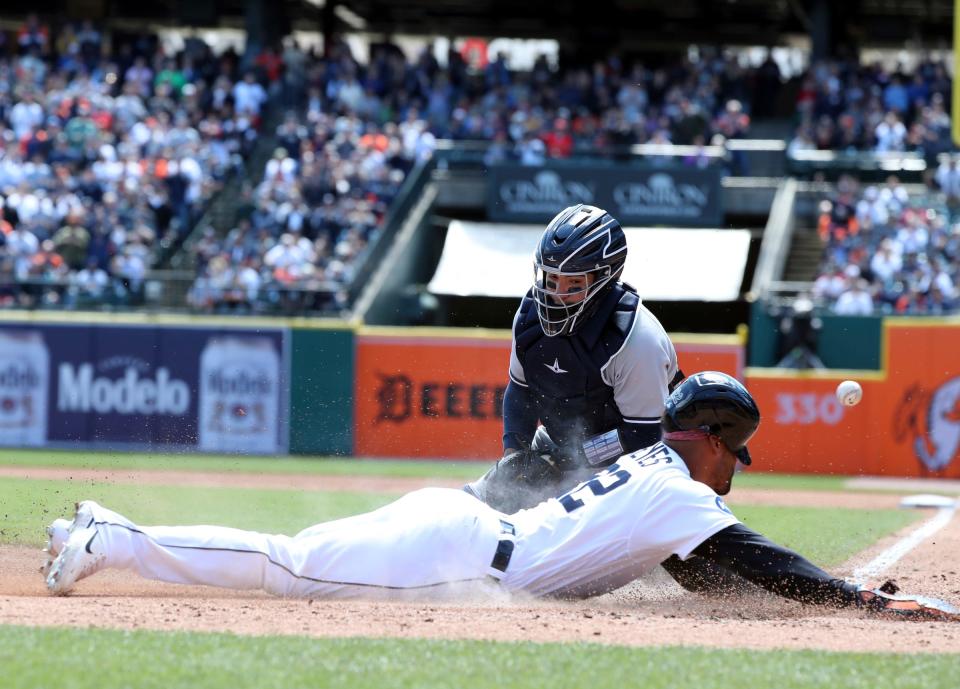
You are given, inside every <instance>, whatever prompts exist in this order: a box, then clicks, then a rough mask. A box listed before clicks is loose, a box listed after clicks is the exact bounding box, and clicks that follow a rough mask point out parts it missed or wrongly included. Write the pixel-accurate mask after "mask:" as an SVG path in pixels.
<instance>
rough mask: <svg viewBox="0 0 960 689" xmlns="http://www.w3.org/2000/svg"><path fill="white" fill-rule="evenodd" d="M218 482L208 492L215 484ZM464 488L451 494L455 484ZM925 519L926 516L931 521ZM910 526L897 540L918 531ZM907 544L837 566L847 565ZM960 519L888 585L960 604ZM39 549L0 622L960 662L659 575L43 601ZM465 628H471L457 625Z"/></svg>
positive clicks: (15, 567)
mask: <svg viewBox="0 0 960 689" xmlns="http://www.w3.org/2000/svg"><path fill="white" fill-rule="evenodd" d="M0 475H5V476H23V477H30V478H61V479H62V478H68V477H71V478H72V479H73V480H74V481H77V482H81V483H82V482H92V481H96V482H102V481H110V482H116V483H140V484H143V483H158V484H160V483H162V484H171V483H173V484H178V485H184V484H185V483H187V482H189V484H190V485H218V486H223V485H235V486H250V485H255V486H257V487H261V488H263V487H275V488H296V489H302V490H318V489H321V490H357V491H360V490H374V491H377V492H389V493H394V492H403V491H407V490H411V489H413V488H417V487H419V486H423V485H426V484H428V483H429V484H430V485H437V484H438V482H437V481H432V480H431V481H424V480H414V479H389V480H388V479H379V478H358V477H330V476H309V475H308V476H300V475H298V476H292V475H287V476H282V475H271V476H264V475H260V474H256V475H253V474H251V475H231V476H228V477H224V476H223V475H212V474H209V475H208V474H203V473H193V472H181V473H178V474H171V473H168V472H144V471H118V472H105V471H103V470H95V471H77V470H69V471H65V470H59V469H22V468H0ZM214 476H215V478H216V483H212V482H211V483H205V481H213V479H214ZM449 485H459V482H456V481H455V482H449ZM898 499H899V496H897V495H888V494H862V493H861V494H857V493H828V492H822V493H821V492H788V491H766V490H765V491H755V490H750V491H747V490H737V489H734V492H733V494H731V502H733V503H740V504H748V503H753V504H759V503H763V504H782V505H810V506H815V505H831V506H833V505H842V506H845V507H855V508H886V507H891V506H894V505H896V504H897V502H898ZM929 515H930V516H932V515H933V512H932V511H930V512H929ZM914 528H916V525H914V526H912V527H910V528H909V529H907V530H906V531H905V532H904V533H906V532H908V531H912V530H913V529H914ZM902 536H903V533H901V534H895V535H893V536H890V537H888V538H886V539H883V541H881V542H880V543H878V544H876V545H875V546H874V548H872V549H871V550H870V551H868V552H865V553H861V554H860V555H858V556H857V557H856V558H855V559H854V560H852V561H850V562H847V563H845V564H844V565H843V566H842V567H840V568H837V574H839V575H845V576H849V575H850V573H851V572H852V571H853V569H854V568H855V567H857V566H858V565H860V564H863V563H865V562H867V561H869V560H870V559H871V558H872V557H874V556H875V555H876V554H878V553H880V552H881V551H882V550H884V549H885V548H887V547H888V546H890V545H891V544H892V543H894V542H896V541H897V540H898V538H899V537H902ZM957 553H960V518H955V519H953V520H952V521H951V522H950V524H948V525H947V526H946V527H945V528H944V529H943V530H941V531H939V532H938V533H937V534H936V536H935V537H934V538H933V539H932V540H931V541H930V542H926V543H923V544H922V545H920V546H919V547H917V548H916V549H914V550H913V551H911V552H910V553H908V554H907V555H906V556H905V557H904V558H903V559H902V560H900V561H899V562H897V563H896V564H895V565H894V566H893V567H892V568H891V570H890V571H888V572H886V573H885V575H884V576H885V577H890V578H894V579H896V580H897V581H898V583H899V584H900V585H901V586H902V588H903V589H904V590H906V591H910V592H922V593H925V594H928V595H933V596H938V597H941V598H946V599H949V600H952V601H954V602H956V601H958V600H960V581H958V572H957V569H958V568H960V562H958V560H957ZM41 562H42V555H41V553H40V552H39V551H38V550H37V549H33V548H24V547H18V546H3V547H0V624H27V625H46V626H79V627H88V626H95V627H112V628H122V629H161V630H196V631H231V632H235V633H240V634H295V635H306V636H319V637H323V636H377V637H408V638H435V639H439V638H443V639H447V638H469V639H500V640H516V641H530V640H534V641H559V642H572V641H581V642H597V643H609V644H618V645H629V646H661V645H678V644H682V645H698V646H711V647H722V648H752V649H772V648H792V649H824V650H839V651H878V652H879V651H883V652H889V651H899V652H953V653H960V624H946V623H929V622H925V623H906V622H896V621H880V620H876V619H871V618H869V617H866V616H864V615H860V614H858V613H855V612H847V611H844V612H835V611H828V610H823V609H819V608H805V607H803V606H800V605H797V604H793V603H789V602H784V601H781V600H780V599H777V598H774V597H772V596H768V595H766V594H763V593H759V592H758V593H750V594H745V595H744V596H740V597H737V598H735V599H731V600H720V599H715V598H705V597H702V596H698V595H695V594H688V593H686V592H684V591H682V590H681V589H680V588H679V587H678V586H677V585H676V584H674V583H673V582H672V581H670V580H669V579H668V578H667V577H666V576H665V575H661V574H656V573H655V574H654V575H652V576H651V577H649V578H648V579H645V580H644V581H641V582H638V583H637V584H634V585H632V586H631V587H629V588H627V589H622V590H620V591H617V592H615V593H613V594H611V595H608V596H604V597H601V598H597V599H594V600H590V601H585V602H577V603H557V602H544V601H535V600H529V599H516V598H515V599H511V600H507V599H500V598H497V599H488V600H477V601H471V602H459V603H457V604H450V603H435V602H431V603H383V602H373V601H362V602H324V601H308V600H284V599H276V598H271V597H269V596H266V595H264V594H259V593H249V592H234V591H226V590H220V589H211V588H204V587H194V586H174V585H169V584H159V583H154V582H147V581H143V580H141V579H138V578H137V577H135V576H134V575H132V574H129V573H125V572H114V571H109V572H102V573H99V574H97V575H95V576H94V577H91V578H90V579H87V580H84V581H83V582H81V583H80V584H79V585H78V587H77V590H76V592H75V593H74V594H73V595H71V596H69V597H67V598H51V597H49V596H47V594H46V592H45V589H44V587H43V582H42V578H41V576H40V574H39V573H38V571H37V569H38V567H39V565H40V564H41ZM465 620H467V622H466V623H465V622H464V621H465Z"/></svg>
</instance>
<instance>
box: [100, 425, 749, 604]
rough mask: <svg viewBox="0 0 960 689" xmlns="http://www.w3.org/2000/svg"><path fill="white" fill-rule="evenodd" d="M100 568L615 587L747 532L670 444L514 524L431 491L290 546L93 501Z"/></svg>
mask: <svg viewBox="0 0 960 689" xmlns="http://www.w3.org/2000/svg"><path fill="white" fill-rule="evenodd" d="M87 505H92V507H90V510H91V515H92V518H93V520H94V522H95V524H96V535H95V537H94V538H93V539H92V542H91V543H89V544H88V547H89V549H91V551H92V552H97V553H99V554H100V555H101V556H102V560H101V562H100V564H99V565H98V569H99V568H106V567H113V568H120V569H132V570H134V571H136V572H138V573H139V574H140V575H142V576H144V577H146V578H150V579H159V580H162V581H168V582H174V583H181V584H207V585H211V586H221V587H228V588H234V589H261V588H262V589H264V590H266V591H268V592H270V593H273V594H276V595H280V596H309V597H322V598H350V597H355V596H364V597H367V596H370V595H374V596H376V595H377V594H378V593H379V594H382V595H384V596H385V597H403V596H407V595H409V594H410V593H415V592H424V591H429V592H430V593H431V595H434V594H436V593H438V592H439V591H438V590H439V589H441V588H442V587H445V586H453V587H457V588H458V589H460V588H461V587H462V586H463V585H464V584H470V583H476V584H484V585H489V584H490V583H491V582H492V581H493V580H499V582H500V584H499V585H500V587H501V588H503V589H505V590H507V591H527V592H530V593H533V594H537V595H549V594H564V595H570V596H589V595H596V594H598V593H602V592H604V591H608V590H611V589H613V588H617V587H619V586H621V585H623V584H625V583H626V582H628V581H631V580H632V579H635V578H636V577H637V576H639V575H640V574H642V573H643V572H645V571H647V570H649V569H651V568H652V567H654V566H656V565H657V564H659V563H660V562H661V561H663V560H664V559H665V558H667V557H669V556H670V555H673V554H675V555H678V556H679V557H681V558H685V557H687V555H689V553H690V552H691V551H692V550H693V549H694V548H696V547H697V546H698V545H699V544H700V543H702V542H703V541H704V540H706V539H707V538H709V537H710V536H711V535H713V534H714V533H716V532H718V531H720V530H721V529H724V528H726V527H728V526H730V525H732V524H736V523H738V521H737V519H736V517H734V516H733V515H732V514H731V513H730V511H729V510H728V509H727V508H726V507H725V505H724V504H723V502H722V500H721V499H720V497H719V496H718V495H717V494H716V493H714V492H713V491H712V490H711V489H710V488H709V487H708V486H706V485H704V484H702V483H699V482H697V481H694V480H692V479H691V478H690V475H689V472H688V471H687V468H686V465H685V464H684V462H683V460H682V459H681V458H680V456H679V455H678V454H676V453H675V452H674V451H672V450H671V449H670V448H668V447H666V446H665V445H663V444H657V445H655V446H653V447H651V448H649V449H647V450H645V451H642V452H637V453H633V454H630V455H626V456H624V457H623V458H621V460H620V461H619V462H617V463H616V464H615V465H612V466H610V467H609V468H608V469H607V470H605V471H603V472H602V473H600V474H598V475H597V476H596V477H595V478H593V479H592V480H590V481H588V482H585V483H582V484H580V485H579V486H577V487H576V488H575V489H573V490H571V491H570V492H569V493H567V494H565V495H563V496H560V497H559V498H557V499H551V500H548V501H546V502H544V503H541V504H540V505H538V506H537V507H534V508H532V509H528V510H522V511H520V512H518V513H516V514H512V515H504V514H502V513H500V512H497V511H495V510H493V509H492V508H490V507H488V506H486V505H484V504H483V503H481V502H480V501H479V500H477V499H475V498H473V497H471V496H469V495H468V494H466V493H464V492H463V491H460V490H455V489H444V488H425V489H423V490H418V491H415V492H413V493H410V494H408V495H406V496H404V497H403V498H400V499H399V500H397V501H396V502H394V503H392V504H390V505H387V506H385V507H383V508H381V509H378V510H376V511H374V512H370V513H367V514H363V515H359V516H355V517H348V518H346V519H340V520H337V521H332V522H327V523H324V524H318V525H316V526H313V527H310V528H308V529H306V530H304V531H302V532H300V533H299V534H297V535H296V536H294V537H288V536H282V535H268V534H261V533H255V532H250V531H242V530H239V529H231V528H225V527H218V526H173V527H167V526H153V527H144V526H138V525H136V524H134V523H133V522H131V521H129V520H128V519H126V518H124V517H122V516H121V515H119V514H117V513H115V512H111V511H110V510H108V509H106V508H103V507H101V506H99V505H96V504H95V503H87Z"/></svg>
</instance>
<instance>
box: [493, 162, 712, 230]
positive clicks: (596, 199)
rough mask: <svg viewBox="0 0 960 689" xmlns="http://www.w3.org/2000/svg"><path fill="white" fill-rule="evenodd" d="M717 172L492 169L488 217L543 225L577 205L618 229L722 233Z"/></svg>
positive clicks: (553, 166) (557, 165)
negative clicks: (596, 211)
mask: <svg viewBox="0 0 960 689" xmlns="http://www.w3.org/2000/svg"><path fill="white" fill-rule="evenodd" d="M720 175H721V172H720V169H719V168H717V167H707V168H698V167H687V166H683V165H676V166H667V167H664V166H655V165H644V166H640V165H606V166H604V165H598V164H594V165H590V164H584V163H581V162H577V163H576V164H572V163H571V162H570V161H551V162H550V163H549V164H548V165H546V166H537V167H527V166H523V165H495V166H493V167H491V168H490V174H489V175H488V180H489V182H488V187H487V215H488V217H489V219H490V220H493V221H496V222H527V223H545V222H547V221H548V220H550V218H552V217H553V216H554V215H556V214H557V213H558V212H559V211H560V210H562V209H563V208H565V207H567V206H572V205H574V204H577V203H586V204H589V205H591V206H599V207H600V208H604V209H606V210H607V211H609V212H610V213H612V214H613V216H614V217H616V218H617V220H619V221H620V223H621V224H624V225H627V224H630V225H670V226H674V227H676V226H685V227H720V226H722V224H723V207H722V205H721V196H720V189H721V187H720Z"/></svg>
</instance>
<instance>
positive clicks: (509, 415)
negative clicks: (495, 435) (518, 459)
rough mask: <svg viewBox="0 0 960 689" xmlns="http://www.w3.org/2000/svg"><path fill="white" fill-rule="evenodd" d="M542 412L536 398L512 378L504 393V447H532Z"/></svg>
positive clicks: (515, 448)
mask: <svg viewBox="0 0 960 689" xmlns="http://www.w3.org/2000/svg"><path fill="white" fill-rule="evenodd" d="M539 418H540V414H539V413H538V411H537V404H536V398H535V397H534V394H533V393H532V392H531V391H530V388H525V387H523V386H522V385H518V384H517V383H514V382H513V381H512V380H511V381H510V382H509V383H507V389H506V390H505V391H504V393H503V449H504V450H506V449H507V448H513V449H514V450H522V449H525V448H528V447H530V442H531V441H532V440H533V434H534V433H535V432H536V430H537V421H538V420H539Z"/></svg>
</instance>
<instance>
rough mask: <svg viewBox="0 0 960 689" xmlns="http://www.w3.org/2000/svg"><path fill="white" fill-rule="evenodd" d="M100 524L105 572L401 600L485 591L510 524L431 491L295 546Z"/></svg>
mask: <svg viewBox="0 0 960 689" xmlns="http://www.w3.org/2000/svg"><path fill="white" fill-rule="evenodd" d="M93 516H94V519H95V521H96V523H97V532H98V535H97V541H94V543H93V547H95V548H97V549H98V550H99V551H100V552H102V553H103V554H104V555H105V556H106V557H105V559H104V562H103V567H115V568H120V569H131V570H134V571H136V572H137V573H139V574H140V575H141V576H143V577H146V578H148V579H158V580H161V581H168V582H172V583H179V584H205V585H209V586H221V587H226V588H232V589H263V590H264V591H267V592H269V593H272V594H275V595H278V596H303V597H323V598H349V597H357V596H363V597H371V596H372V597H380V596H385V597H391V598H396V597H407V596H410V595H417V594H420V595H422V594H425V593H426V594H429V595H430V596H431V597H433V596H436V595H438V594H443V593H445V592H447V593H449V592H457V593H462V592H464V590H468V591H469V590H473V589H484V588H487V587H489V585H490V583H491V578H490V577H495V578H499V577H500V576H502V573H501V572H499V571H497V570H496V569H494V568H492V567H491V563H492V561H493V558H494V555H495V553H496V552H497V547H498V545H499V543H500V540H501V538H502V537H503V534H502V526H501V523H500V518H501V517H502V516H503V515H501V514H500V513H499V512H496V511H494V510H493V509H491V508H489V507H487V506H486V505H484V504H483V503H481V502H480V501H479V500H477V499H476V498H474V497H471V496H470V495H468V494H466V493H464V492H463V491H461V490H454V489H447V488H425V489H423V490H418V491H415V492H413V493H409V494H408V495H405V496H404V497H402V498H400V499H399V500H397V501H396V502H393V503H391V504H389V505H386V506H384V507H382V508H380V509H378V510H375V511H373V512H368V513H367V514H361V515H358V516H355V517H348V518H346V519H339V520H336V521H332V522H327V523H324V524H317V525H316V526H312V527H310V528H308V529H305V530H304V531H301V532H300V533H298V534H297V535H296V536H294V537H292V538H291V537H289V536H282V535H269V534H261V533H256V532H253V531H242V530H239V529H231V528H227V527H222V526H138V525H136V524H134V523H133V522H131V521H130V520H128V519H126V518H125V517H123V516H121V515H119V514H117V513H115V512H112V511H110V510H108V509H105V508H102V507H98V508H95V509H94V512H93Z"/></svg>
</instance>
